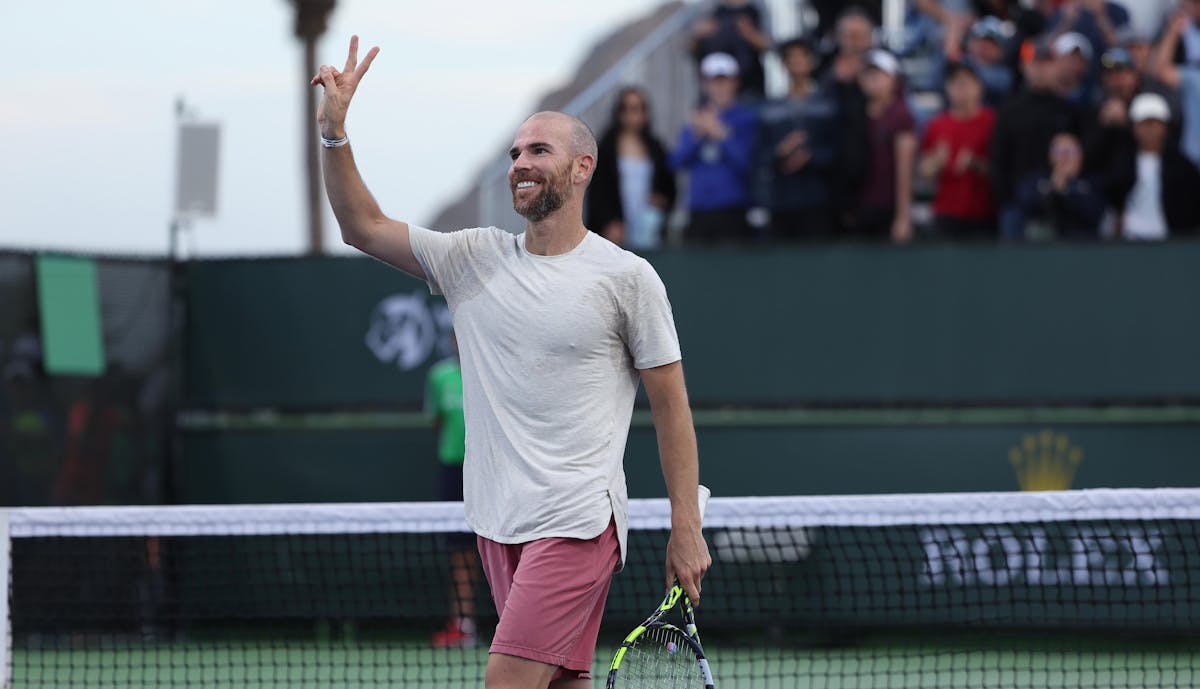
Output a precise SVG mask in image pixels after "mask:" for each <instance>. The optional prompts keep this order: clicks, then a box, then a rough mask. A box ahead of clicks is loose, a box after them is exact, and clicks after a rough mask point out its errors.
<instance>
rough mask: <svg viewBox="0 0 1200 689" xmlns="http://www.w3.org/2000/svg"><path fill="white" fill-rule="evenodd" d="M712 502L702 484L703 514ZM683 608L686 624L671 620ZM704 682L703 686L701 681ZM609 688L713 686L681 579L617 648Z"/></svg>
mask: <svg viewBox="0 0 1200 689" xmlns="http://www.w3.org/2000/svg"><path fill="white" fill-rule="evenodd" d="M707 501H708V489H707V488H705V487H704V486H700V514H701V515H703V514H704V506H705V503H706V502H707ZM677 606H678V607H679V609H680V613H681V616H682V618H683V626H682V627H677V626H675V625H674V624H671V623H670V622H668V621H667V619H666V618H667V614H668V613H670V612H671V610H672V609H673V608H675V607H677ZM698 682H699V683H700V684H699V685H698V684H697V683H698ZM604 686H605V688H606V689H616V688H617V687H620V688H621V689H642V688H645V689H650V688H658V687H661V688H662V689H672V688H674V687H696V686H703V687H705V689H713V678H712V671H711V670H709V667H708V658H706V657H705V655H704V647H703V646H701V645H700V634H699V632H697V630H696V614H695V612H693V610H692V601H690V600H688V596H687V594H686V593H684V591H683V587H681V586H680V585H679V582H678V581H677V582H675V584H674V585H673V586H672V587H671V590H670V591H668V592H667V595H666V597H665V598H663V601H662V603H661V604H660V605H659V606H658V609H657V610H655V611H654V612H653V613H652V614H651V615H650V617H647V618H646V621H645V622H643V623H641V624H640V625H638V626H637V627H636V628H635V629H634V630H633V631H632V632H630V633H629V635H628V636H626V637H625V640H624V641H622V642H621V647H620V648H618V649H617V652H616V654H615V655H614V656H613V660H612V664H611V665H609V666H608V681H607V682H606V683H605V685H604Z"/></svg>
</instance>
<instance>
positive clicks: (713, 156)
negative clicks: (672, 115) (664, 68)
mask: <svg viewBox="0 0 1200 689" xmlns="http://www.w3.org/2000/svg"><path fill="white" fill-rule="evenodd" d="M737 75H738V64H737V60H735V59H734V58H733V57H732V56H730V55H728V54H725V53H713V54H711V55H709V56H707V57H705V58H704V60H703V61H701V63H700V76H701V82H702V87H703V89H704V94H705V96H706V102H705V104H704V105H702V106H701V107H700V108H698V109H697V110H696V112H695V113H693V115H692V120H691V122H690V123H689V124H688V125H687V126H685V127H684V128H683V131H681V132H680V134H679V145H678V146H677V147H676V149H675V151H674V152H673V153H672V154H671V158H670V163H671V167H672V168H673V169H674V170H676V171H684V170H686V171H687V172H688V174H689V177H690V184H689V188H688V211H689V212H690V216H691V217H690V222H689V225H688V229H687V232H686V234H685V239H686V240H687V241H695V242H712V241H721V240H746V239H750V238H752V236H753V235H752V231H751V228H750V226H749V223H747V222H746V211H747V210H748V209H749V206H750V200H751V198H750V178H751V170H752V167H753V162H754V146H755V133H756V130H757V115H756V114H755V112H754V111H753V110H752V109H750V108H748V107H746V106H743V105H739V104H738V103H737V93H738V79H737Z"/></svg>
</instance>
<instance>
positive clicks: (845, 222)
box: [817, 6, 875, 232]
mask: <svg viewBox="0 0 1200 689" xmlns="http://www.w3.org/2000/svg"><path fill="white" fill-rule="evenodd" d="M874 30H875V24H874V23H872V21H871V16H870V15H869V14H867V12H866V11H865V10H863V9H862V8H860V7H856V6H851V7H850V8H849V9H847V10H845V11H844V12H842V14H841V15H840V16H839V17H838V21H837V27H836V29H835V38H836V46H835V49H834V52H833V53H832V54H830V55H828V56H826V58H825V59H824V61H823V62H822V64H821V66H820V67H819V68H818V69H817V79H818V81H820V82H821V86H822V88H824V89H825V90H826V91H827V92H828V93H830V94H832V95H833V97H834V99H835V100H836V101H837V106H838V112H839V113H840V117H841V126H842V137H843V142H844V145H843V148H842V160H841V164H840V165H839V166H838V169H837V178H836V181H835V184H834V206H835V207H836V211H837V216H838V217H837V224H838V230H839V232H845V231H848V229H849V225H850V223H851V222H852V221H853V219H852V217H851V216H852V215H853V210H854V208H855V207H856V206H857V204H858V194H859V191H860V190H861V189H862V185H863V180H864V178H865V177H866V174H867V166H868V160H867V157H868V154H869V151H868V146H867V113H866V102H865V100H864V98H863V92H862V89H861V88H860V87H859V85H858V77H859V75H860V74H861V73H862V71H863V69H864V68H865V67H866V65H867V55H868V54H869V53H870V52H871V45H872V43H873V40H874V38H873V35H874Z"/></svg>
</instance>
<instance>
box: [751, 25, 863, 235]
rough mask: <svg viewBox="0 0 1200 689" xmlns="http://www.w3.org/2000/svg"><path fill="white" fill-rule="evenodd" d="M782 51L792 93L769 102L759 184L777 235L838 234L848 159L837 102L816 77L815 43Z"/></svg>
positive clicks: (791, 44) (794, 43) (792, 44)
mask: <svg viewBox="0 0 1200 689" xmlns="http://www.w3.org/2000/svg"><path fill="white" fill-rule="evenodd" d="M779 56H780V58H781V60H782V62H783V66H784V69H786V70H787V73H788V81H789V86H788V92H787V96H785V97H784V98H780V99H772V100H770V101H768V102H767V103H766V104H765V105H764V106H763V108H762V110H761V113H760V116H759V117H760V122H759V127H760V129H761V134H760V136H759V153H758V168H759V175H760V177H761V178H762V180H761V183H760V185H759V186H760V191H761V193H762V194H763V196H764V198H763V201H764V205H765V206H766V207H767V208H769V209H770V210H771V236H772V238H774V239H783V240H807V239H832V238H833V236H834V228H835V227H836V220H837V215H836V212H835V206H834V183H835V180H836V178H837V175H838V168H839V163H840V162H841V161H842V160H843V159H844V158H845V156H844V155H843V150H844V148H845V146H844V145H843V139H842V137H843V133H842V128H841V126H840V125H839V122H838V119H839V114H838V105H837V101H836V100H835V99H834V98H833V95H832V94H831V93H829V92H828V91H827V90H826V89H824V88H823V87H822V86H821V85H820V84H819V83H818V82H817V81H816V80H815V79H813V70H814V68H815V67H816V62H815V57H816V55H815V52H814V49H813V46H812V44H811V43H809V42H808V41H806V40H804V39H800V38H796V39H792V40H790V41H787V42H785V43H783V44H782V45H781V46H780V47H779Z"/></svg>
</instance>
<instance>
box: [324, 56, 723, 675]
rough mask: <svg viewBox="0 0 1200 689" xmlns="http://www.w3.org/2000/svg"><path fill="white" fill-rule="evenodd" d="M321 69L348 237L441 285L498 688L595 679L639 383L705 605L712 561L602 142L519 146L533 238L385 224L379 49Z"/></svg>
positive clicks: (658, 316)
mask: <svg viewBox="0 0 1200 689" xmlns="http://www.w3.org/2000/svg"><path fill="white" fill-rule="evenodd" d="M378 52H379V49H378V48H372V49H371V50H370V52H368V53H367V55H366V56H365V57H364V59H363V61H362V63H361V64H360V63H359V62H358V38H357V37H354V38H352V39H351V40H350V52H349V56H348V58H347V60H346V65H345V68H344V69H343V70H342V71H340V72H339V71H338V70H336V69H334V68H333V67H330V66H328V65H325V66H322V67H321V69H320V72H319V73H318V74H317V76H316V77H314V78H313V80H312V84H313V85H322V86H323V87H324V96H323V98H322V100H321V103H320V106H319V108H318V112H317V120H318V123H319V126H320V131H321V137H322V145H323V147H324V148H323V151H324V154H323V157H322V167H323V170H324V173H325V188H326V192H327V193H328V195H329V201H330V204H331V205H332V207H333V210H334V214H335V215H336V216H337V219H338V223H339V225H340V226H341V230H342V238H343V239H344V240H345V241H346V243H348V244H350V245H351V246H354V247H356V248H358V249H360V250H361V251H363V252H365V253H367V254H370V255H371V256H374V257H376V258H378V259H379V260H382V261H385V262H387V263H389V264H391V265H393V266H395V267H397V268H399V269H401V270H403V271H405V272H407V273H409V274H411V275H414V276H416V277H419V278H422V279H424V280H426V281H427V282H428V283H429V287H430V290H431V291H433V292H435V293H443V294H445V296H446V302H447V304H448V305H449V307H450V312H451V314H452V315H453V317H454V324H455V332H456V334H457V337H458V343H459V355H460V358H461V361H462V371H463V396H464V410H465V412H466V420H467V451H466V462H465V464H464V477H463V481H464V486H463V497H464V504H465V507H466V516H467V522H468V523H469V524H470V525H471V528H472V529H473V530H474V531H475V532H476V534H477V535H478V538H477V544H478V547H479V550H480V555H481V559H482V561H483V566H484V572H485V574H486V575H487V578H488V582H489V584H490V585H491V587H492V597H493V599H494V600H495V601H496V608H497V610H498V612H499V613H500V624H499V626H498V627H497V628H496V634H495V636H494V638H493V640H492V646H491V654H490V655H489V657H488V665H487V672H486V677H485V681H486V685H487V687H488V689H508V688H510V687H512V688H518V687H519V688H520V689H529V688H530V687H547V686H554V687H556V688H563V689H567V688H570V689H581V688H583V687H589V686H591V679H590V677H591V676H590V674H589V670H590V668H591V664H592V656H593V654H594V652H595V643H596V634H597V631H598V628H599V624H600V617H601V615H602V613H603V606H604V601H605V598H606V597H607V595H608V585H609V582H610V579H611V573H612V571H613V570H614V569H615V568H617V567H618V566H619V565H620V563H621V562H622V560H623V556H624V553H625V537H626V533H627V505H628V498H627V496H626V488H625V476H624V472H623V470H622V467H621V459H622V455H623V454H624V448H625V441H626V438H627V435H628V429H629V421H630V418H631V416H632V412H633V400H634V395H635V393H636V391H637V385H638V379H639V376H640V378H641V381H642V383H644V384H645V386H646V393H647V396H648V397H649V399H650V404H651V408H652V413H653V416H654V422H655V427H656V428H657V430H658V435H659V447H660V448H661V449H660V452H661V457H662V467H663V475H664V478H665V479H666V484H667V491H668V493H669V495H670V500H671V523H672V529H671V536H670V539H669V541H668V544H667V556H666V579H667V581H673V580H675V579H678V580H679V582H680V584H681V585H682V586H683V587H684V589H685V590H686V591H687V592H688V595H689V596H692V597H693V600H697V599H698V598H699V596H700V580H701V577H702V576H703V575H704V572H705V571H706V570H707V569H708V566H709V564H710V563H711V560H710V558H709V555H708V548H707V546H706V545H705V543H704V538H703V536H702V535H701V532H700V512H699V506H698V504H697V502H698V501H697V495H696V486H697V482H698V472H699V468H698V462H697V456H696V437H695V431H694V429H693V427H692V420H691V412H690V410H689V409H688V403H687V393H686V391H685V388H684V379H683V366H682V363H681V362H680V355H679V346H678V340H677V338H676V335H675V328H674V323H673V321H672V318H671V310H670V304H669V302H668V301H667V296H666V290H665V289H664V288H663V285H662V282H661V281H660V280H659V279H658V276H657V275H656V274H655V273H654V270H653V269H652V268H651V267H650V264H649V263H647V262H646V261H645V260H643V259H641V258H639V257H637V256H635V255H633V254H631V253H629V252H627V251H624V250H622V249H621V248H620V247H617V246H616V245H614V244H612V243H611V242H608V241H605V240H604V239H602V238H601V237H599V236H597V235H596V234H595V233H592V232H589V231H588V229H587V228H586V227H585V226H584V224H583V196H584V190H585V188H586V187H587V184H588V182H589V181H590V179H591V174H592V171H593V169H594V168H595V164H596V142H595V139H594V138H593V137H592V135H591V132H590V131H589V130H588V129H587V127H586V126H585V125H584V124H583V123H582V122H580V121H579V120H577V119H575V118H573V117H569V116H567V115H563V114H561V113H538V114H536V115H533V116H532V117H530V118H529V119H528V120H526V121H525V123H524V124H522V125H521V128H520V129H519V130H518V131H517V135H516V138H515V140H514V142H513V146H512V149H511V150H510V151H509V153H510V156H511V158H512V166H511V168H510V169H509V185H510V188H511V191H512V195H513V207H514V209H516V211H517V212H518V213H520V214H521V215H523V216H524V217H525V218H526V220H527V224H526V227H525V232H524V233H523V234H519V235H513V234H510V233H508V232H505V231H503V230H500V229H497V228H494V227H491V228H476V229H470V230H462V231H459V232H453V233H448V234H442V233H439V232H432V231H430V230H426V229H424V228H420V227H417V226H415V225H409V224H408V223H404V222H399V221H396V220H393V219H391V218H388V217H387V216H385V215H384V214H383V212H382V211H381V210H380V208H379V206H378V204H377V203H376V202H375V200H374V199H373V198H372V197H371V194H370V192H369V191H368V190H367V187H366V185H365V184H364V183H363V181H362V178H361V177H360V176H359V174H358V170H357V168H356V167H355V165H354V158H353V156H352V155H351V151H350V147H349V145H348V141H349V140H348V138H347V136H346V124H345V123H346V110H347V108H348V106H349V103H350V100H351V98H352V97H353V95H354V92H355V90H356V89H357V88H358V85H359V83H360V81H361V80H362V77H363V76H364V75H365V74H366V72H367V69H368V67H369V66H370V64H371V62H372V60H374V58H375V56H376V55H377V54H378Z"/></svg>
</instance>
